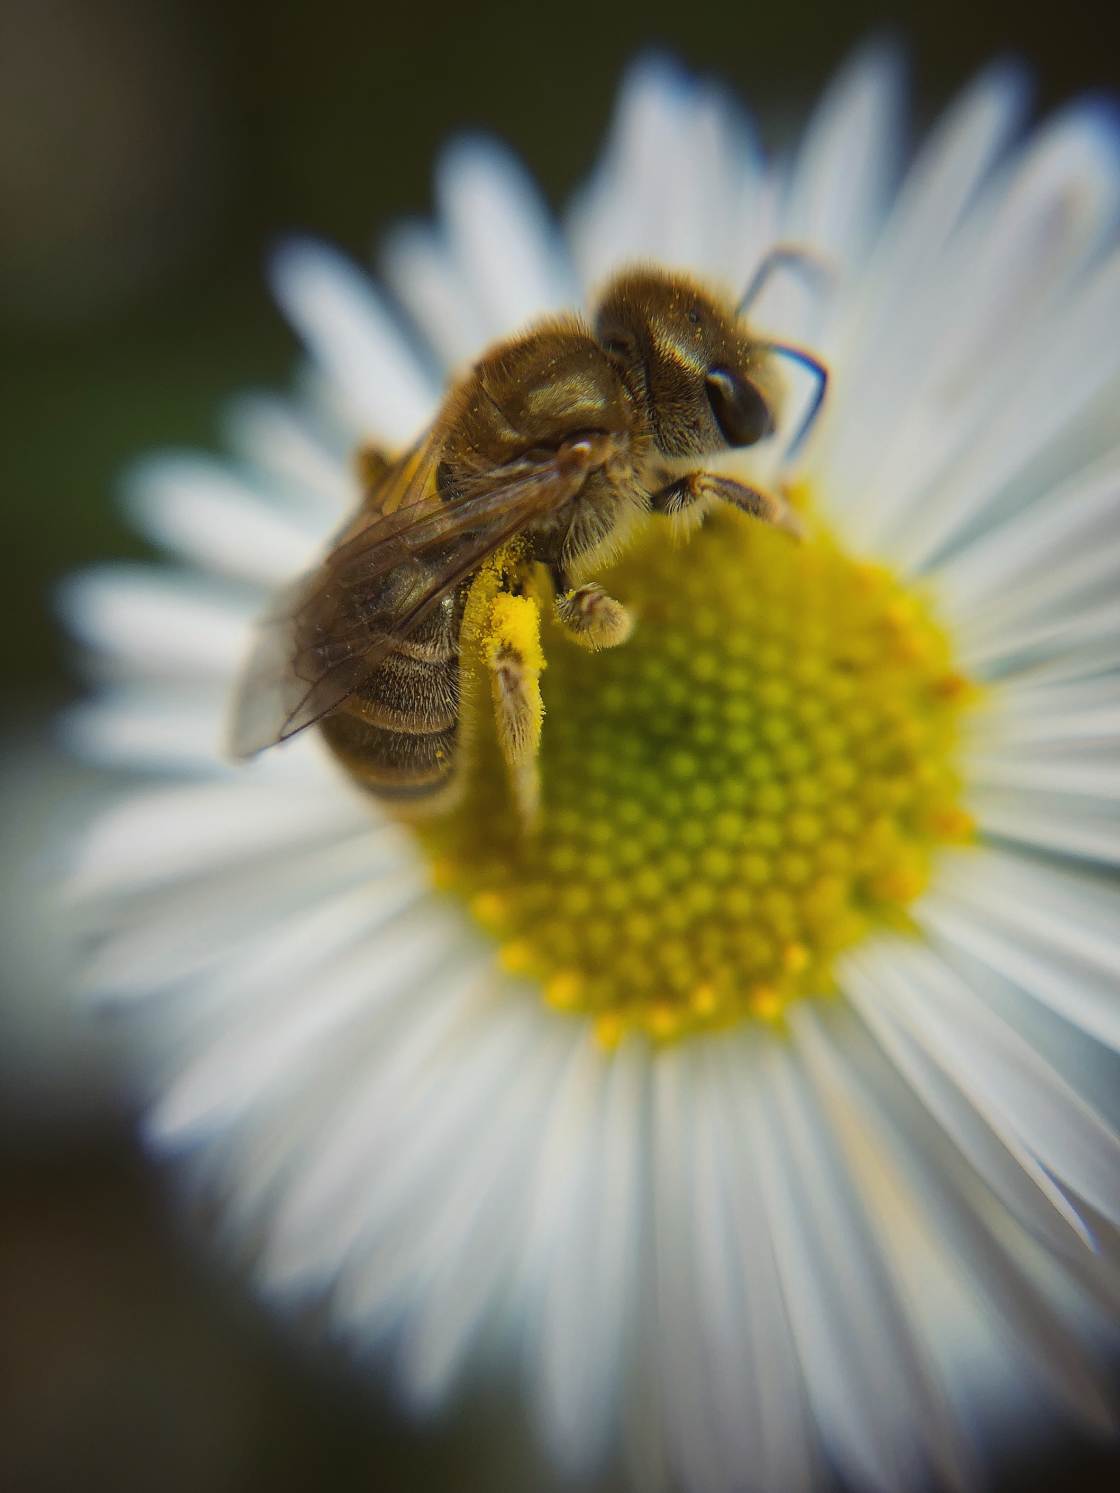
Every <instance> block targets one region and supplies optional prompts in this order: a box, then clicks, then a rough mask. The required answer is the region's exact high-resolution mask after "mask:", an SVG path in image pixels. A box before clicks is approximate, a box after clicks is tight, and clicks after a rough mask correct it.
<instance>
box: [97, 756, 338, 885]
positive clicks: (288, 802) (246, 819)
mask: <svg viewBox="0 0 1120 1493" xmlns="http://www.w3.org/2000/svg"><path fill="white" fill-rule="evenodd" d="M355 828H362V824H361V821H360V820H359V819H356V816H355V813H354V805H353V804H352V803H351V802H350V800H349V798H348V797H347V796H346V795H345V794H342V793H332V792H331V791H330V790H329V788H326V787H324V786H319V785H314V786H311V787H309V788H308V789H305V790H304V791H303V792H295V791H292V790H291V789H287V790H285V791H283V792H278V791H277V790H276V789H274V788H272V787H270V786H266V785H261V786H259V787H257V788H255V789H254V788H252V787H250V785H249V784H248V783H245V782H241V781H238V782H225V783H207V784H198V785H187V784H177V785H175V786H173V787H167V788H152V789H149V790H147V791H141V792H137V793H134V794H132V795H131V796H129V797H128V798H124V799H122V800H121V801H120V802H119V803H118V804H116V806H115V807H113V808H111V809H105V810H104V811H103V812H102V813H101V814H100V815H99V816H98V818H97V820H96V821H95V823H93V824H92V825H91V826H90V828H89V829H88V831H87V832H86V834H85V837H84V838H83V840H82V841H81V842H80V843H79V845H78V846H77V847H76V854H75V858H74V863H73V867H72V870H71V875H70V879H69V891H70V895H71V896H72V897H73V898H74V899H75V900H80V899H84V898H88V897H92V896H95V895H96V896H110V895H119V894H121V893H126V892H130V891H144V892H147V891H150V890H152V889H153V888H154V887H156V886H158V885H159V883H161V882H164V881H174V880H177V879H179V878H181V877H186V876H191V875H197V874H200V873H204V872H206V871H207V870H209V869H215V870H216V869H218V868H220V867H221V866H223V865H224V864H225V863H227V862H228V861H231V860H239V859H243V860H249V859H251V858H252V857H253V856H256V855H260V854H262V853H269V854H275V853H278V852H279V851H280V850H282V849H284V848H286V847H291V846H295V845H300V844H307V843H309V842H313V841H315V840H320V841H322V840H333V839H337V838H338V837H340V836H341V835H344V834H347V833H353V832H354V830H355Z"/></svg>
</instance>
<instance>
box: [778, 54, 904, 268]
mask: <svg viewBox="0 0 1120 1493" xmlns="http://www.w3.org/2000/svg"><path fill="white" fill-rule="evenodd" d="M902 82H903V79H902V58H901V56H900V54H899V51H898V49H897V48H896V47H894V46H893V45H889V44H882V43H878V44H875V45H873V46H870V47H867V48H864V49H862V50H861V51H859V52H857V53H856V55H855V56H854V57H853V58H852V59H851V60H850V61H849V63H848V64H847V66H845V67H844V68H842V69H841V71H840V72H839V73H837V75H836V77H835V78H834V79H833V81H832V82H831V83H830V85H829V87H828V89H827V91H826V92H825V94H824V96H823V98H822V99H821V101H820V103H819V104H818V105H817V107H816V109H815V110H814V112H813V116H812V118H811V120H810V122H809V125H808V128H807V129H806V132H805V137H804V139H803V140H802V142H801V148H800V150H799V151H798V155H797V159H796V161H795V163H794V166H793V173H792V183H791V187H790V194H789V200H788V202H787V203H786V204H785V207H784V209H783V214H782V235H783V237H784V238H787V239H789V240H790V241H792V242H795V243H803V244H807V245H812V247H813V248H814V250H818V251H819V252H820V253H821V254H822V255H823V256H824V258H825V260H826V263H829V264H831V265H832V266H834V267H835V268H836V269H840V270H842V271H843V272H844V273H851V271H852V269H854V268H855V267H857V266H858V265H859V264H860V262H861V260H862V258H863V256H864V255H865V254H866V253H867V251H868V249H869V248H870V246H871V243H872V241H873V239H874V238H875V235H876V233H877V232H878V230H879V227H880V225H881V223H882V220H883V216H884V211H885V205H886V200H887V194H888V192H889V191H890V189H891V188H892V187H893V185H894V179H895V176H896V175H897V172H898V168H899V164H900V163H899V155H900V151H899V144H900V136H901V133H902V112H903V111H902Z"/></svg>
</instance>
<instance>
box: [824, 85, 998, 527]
mask: <svg viewBox="0 0 1120 1493" xmlns="http://www.w3.org/2000/svg"><path fill="white" fill-rule="evenodd" d="M1023 96H1024V86H1023V79H1022V76H1021V74H1020V73H1019V72H1017V71H1016V70H1014V69H1011V68H1006V67H1001V68H994V69H991V70H989V71H988V72H987V73H985V74H983V75H982V76H981V77H980V78H979V79H978V80H977V81H976V82H975V83H974V84H973V85H972V86H971V87H970V88H969V89H968V90H967V91H966V92H965V93H964V95H963V96H962V97H961V98H960V99H959V100H958V102H957V103H956V104H955V105H954V106H953V108H952V109H951V110H950V111H949V113H948V114H947V115H946V116H945V117H944V119H943V120H942V121H941V123H940V124H939V125H938V127H937V129H936V130H935V131H934V133H933V134H932V135H931V136H930V138H929V140H928V141H927V142H926V144H925V145H924V146H923V148H922V151H921V154H920V155H919V157H918V159H917V161H916V162H915V164H914V165H913V167H912V168H911V170H910V172H909V174H908V175H907V178H906V181H905V183H904V184H903V187H902V189H901V191H900V193H899V196H898V199H897V201H896V203H895V206H894V209H893V211H892V213H891V216H890V219H889V221H888V223H887V225H886V227H885V228H884V230H883V233H882V235H881V236H880V238H879V240H878V243H877V246H876V248H875V251H874V253H873V254H872V256H871V259H870V261H869V262H868V264H867V266H866V268H865V271H864V274H863V276H861V279H860V281H859V283H858V288H857V289H856V291H855V293H854V294H853V295H851V296H850V297H849V298H848V304H847V305H846V308H845V310H844V314H843V318H842V325H841V326H840V327H839V328H838V330H837V333H836V347H837V357H838V358H840V357H841V354H842V358H843V362H844V366H845V375H844V381H843V383H842V384H841V383H840V382H839V380H838V381H837V389H836V390H835V391H834V395H835V397H834V398H833V399H832V400H831V401H830V404H831V408H830V410H829V412H828V415H827V420H826V423H825V425H824V427H823V429H822V430H821V432H820V433H819V434H818V436H817V437H816V439H815V440H814V445H813V450H812V463H813V470H814V471H815V472H816V471H819V472H820V473H821V474H822V476H823V478H824V479H825V480H826V481H827V490H828V491H829V493H830V494H831V497H832V500H833V501H835V502H836V503H838V504H842V505H843V506H844V509H845V511H846V512H847V513H849V514H850V516H851V522H852V523H855V522H856V521H857V515H858V514H859V503H860V499H861V497H862V494H863V491H864V479H865V474H866V473H867V472H868V471H869V470H872V469H873V466H874V463H875V462H876V461H877V459H878V455H879V450H880V447H881V444H882V441H883V439H884V436H885V434H886V433H887V432H889V431H890V429H891V428H892V421H893V418H894V417H895V412H896V409H897V406H898V405H899V403H900V402H901V401H902V400H903V399H904V397H905V395H906V392H907V390H908V388H909V383H910V380H909V377H908V375H909V374H910V370H911V367H912V365H913V363H914V359H915V357H916V356H917V355H918V352H919V351H920V349H917V348H913V347H912V346H911V331H912V324H911V322H910V320H909V317H908V315H907V311H908V308H909V306H910V305H911V302H912V300H913V295H914V287H915V285H916V284H918V285H920V284H923V283H925V282H926V281H927V280H928V277H930V276H933V275H935V274H936V273H937V266H938V260H939V258H940V256H941V255H942V254H943V252H944V248H945V244H946V243H947V242H948V240H949V239H950V238H951V236H952V234H953V232H954V230H955V229H956V227H957V225H958V223H959V222H960V219H961V217H962V215H963V214H964V212H965V211H966V210H967V208H968V206H969V204H970V203H971V202H972V200H973V199H974V197H975V194H976V192H977V190H978V189H979V187H980V184H981V183H982V182H983V180H984V178H985V177H986V176H987V174H988V172H989V171H990V170H991V168H992V166H993V165H994V163H995V162H996V160H998V158H999V156H1000V154H1001V153H1002V151H1003V149H1004V147H1005V146H1006V144H1007V142H1008V141H1009V139H1010V138H1011V136H1012V134H1013V132H1014V129H1015V127H1016V125H1017V123H1018V120H1019V117H1020V114H1021V110H1022V105H1023ZM845 391H846V392H845ZM869 409H874V410H875V412H876V419H875V420H869V419H867V418H866V411H867V410H869Z"/></svg>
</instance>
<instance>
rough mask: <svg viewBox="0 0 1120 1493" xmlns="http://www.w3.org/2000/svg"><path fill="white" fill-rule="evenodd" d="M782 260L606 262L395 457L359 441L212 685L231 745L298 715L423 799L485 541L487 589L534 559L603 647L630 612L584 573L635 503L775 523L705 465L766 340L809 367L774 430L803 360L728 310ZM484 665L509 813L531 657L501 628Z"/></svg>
mask: <svg viewBox="0 0 1120 1493" xmlns="http://www.w3.org/2000/svg"><path fill="white" fill-rule="evenodd" d="M801 257H803V256H802V255H801V252H800V251H797V250H789V249H784V248H783V249H778V250H775V251H774V252H773V253H772V254H771V255H770V256H769V257H768V258H767V260H766V261H764V263H763V266H762V267H761V268H760V270H759V272H758V273H757V274H756V276H755V278H754V281H753V282H752V285H751V286H750V288H749V289H748V291H747V293H746V295H745V296H744V297H743V298H742V299H741V300H740V301H739V302H738V303H737V304H736V303H734V302H732V301H730V299H724V298H721V297H720V296H719V295H718V294H715V293H713V292H712V291H711V290H709V289H706V288H705V287H703V286H701V285H700V284H698V283H696V282H694V281H693V280H691V279H689V278H687V277H685V276H683V275H680V274H671V273H667V272H665V271H662V270H659V269H653V268H633V269H630V270H628V271H625V272H623V273H620V274H619V275H618V276H617V277H616V278H615V279H614V280H613V281H611V282H610V283H609V284H608V285H607V286H606V288H605V290H604V292H603V294H602V296H601V298H600V300H599V302H598V306H597V308H596V310H595V313H594V316H593V318H592V320H591V321H590V323H588V322H586V321H584V320H581V319H579V318H577V317H575V316H565V317H552V318H550V319H547V320H543V321H541V323H540V324H539V325H537V326H535V327H533V328H531V329H529V330H528V331H526V332H524V333H522V334H521V335H518V336H515V337H512V338H510V339H509V340H507V341H505V342H502V343H500V344H498V345H497V346H495V347H493V348H491V349H490V350H489V351H488V352H486V353H485V354H484V356H483V357H482V358H481V360H480V361H479V362H478V363H476V364H475V365H474V367H473V368H472V369H471V370H470V371H469V372H468V373H467V374H466V375H465V377H463V378H462V379H461V380H460V381H459V382H458V383H457V384H456V385H455V386H454V387H452V389H451V390H450V392H449V393H448V395H447V397H446V400H445V402H444V404H443V407H442V408H441V410H440V411H439V413H438V415H437V416H436V419H435V421H434V422H433V424H432V425H431V427H430V428H429V429H428V430H427V432H426V433H425V434H424V435H423V436H422V437H421V438H420V440H419V441H418V442H417V443H416V444H415V445H414V446H413V447H412V448H411V449H409V450H408V451H406V452H405V453H404V454H403V455H402V456H400V457H399V458H398V459H396V460H390V459H389V458H387V457H385V456H383V455H381V454H380V453H378V452H376V451H372V450H371V451H369V452H367V453H365V455H364V458H363V460H362V463H361V465H362V469H363V477H364V484H363V485H364V492H363V497H362V500H361V503H360V506H359V508H358V510H357V512H356V513H355V515H354V516H353V518H352V519H351V520H350V521H349V522H348V523H347V525H346V527H345V529H344V530H343V532H342V533H341V534H340V535H339V536H338V537H337V539H336V541H335V542H334V544H333V546H332V547H331V549H330V550H329V552H328V553H327V554H326V556H325V558H324V559H323V560H322V562H321V563H320V564H319V565H318V566H317V567H316V568H315V569H314V570H313V571H312V572H311V573H310V574H309V575H307V576H305V577H303V578H302V579H301V580H299V581H298V582H297V583H296V584H295V585H294V587H292V588H290V590H289V591H288V592H287V593H285V595H284V597H283V598H282V599H281V602H280V604H279V606H278V607H276V608H274V610H273V612H272V613H271V614H270V616H269V617H268V618H267V619H266V620H265V622H264V623H263V624H262V626H261V628H260V633H259V636H258V639H257V642H256V644H255V648H254V651H253V653H252V656H251V658H250V660H249V663H248V667H247V669H246V671H245V673H244V676H243V678H242V680H241V683H240V686H239V688H238V690H237V693H236V697H235V701H234V711H233V726H232V733H231V747H232V751H233V754H234V755H235V756H237V757H240V758H247V757H251V756H253V755H255V754H256V753H257V752H259V751H261V750H263V749H265V748H268V747H271V746H274V745H276V744H277V743H279V742H282V741H286V740H287V739H288V738H289V737H292V736H294V735H295V734H296V733H297V732H299V731H303V730H305V729H306V728H307V727H309V726H312V725H318V726H319V728H320V730H321V732H322V734H323V736H324V737H325V739H326V742H327V744H328V746H329V747H330V749H331V751H332V752H333V754H334V755H335V756H336V757H337V758H338V759H339V760H340V761H341V763H342V764H343V765H344V767H345V768H346V769H347V771H348V772H349V773H350V775H351V776H352V777H353V778H354V779H355V780H356V781H357V782H358V783H359V784H361V785H362V786H363V787H365V788H367V789H369V790H370V791H371V792H372V793H374V794H375V795H376V796H377V797H378V798H379V799H382V800H384V801H386V802H388V803H392V804H395V805H396V806H397V807H398V808H401V809H404V810H408V809H412V810H414V811H415V810H423V809H431V808H434V807H438V806H441V805H444V804H446V803H447V802H448V801H449V799H450V797H451V794H452V792H453V790H454V788H455V786H456V781H457V778H458V777H459V776H460V774H459V768H460V765H461V759H462V757H463V742H462V739H461V738H462V729H461V721H460V691H461V678H460V632H461V629H462V626H463V619H464V613H465V611H466V609H467V605H468V599H469V597H470V594H471V588H472V585H473V584H474V582H475V580H476V578H477V577H478V576H479V574H480V572H481V571H482V569H483V568H484V567H485V566H487V564H490V563H491V562H492V561H493V558H494V557H495V556H496V555H498V554H499V553H505V554H507V555H512V556H514V560H513V563H509V564H506V565H505V566H504V567H503V568H502V570H501V580H500V588H501V589H502V590H504V591H505V592H507V593H508V594H510V595H511V596H518V595H521V596H524V595H526V593H527V592H528V593H529V594H532V588H531V578H532V577H533V576H536V577H538V578H539V577H540V576H541V574H542V572H543V574H544V575H546V576H547V578H548V580H549V581H550V582H551V589H552V594H553V598H554V600H553V607H554V613H555V617H556V620H557V622H558V623H559V624H560V627H561V629H562V630H563V632H564V633H566V634H567V635H568V637H570V638H571V639H572V640H573V641H574V642H576V643H578V644H581V645H582V646H584V647H586V648H590V649H599V648H610V647H615V646H617V645H619V644H621V643H624V642H625V640H626V638H627V637H628V636H629V634H630V630H631V626H632V621H631V617H630V615H629V613H628V612H627V610H626V607H625V605H624V603H623V602H622V601H620V600H617V599H615V598H614V597H612V596H610V595H608V594H607V593H606V591H604V589H603V588H602V586H601V585H599V583H598V582H597V581H596V580H595V579H594V578H593V577H594V573H595V571H596V568H597V567H600V566H602V565H604V564H606V563H607V562H608V561H609V560H611V559H613V558H614V557H615V555H616V554H617V553H618V552H619V550H620V549H621V547H622V546H623V545H624V544H625V543H626V541H627V539H628V537H629V536H630V535H631V534H632V533H633V532H634V529H635V527H636V525H637V524H638V523H639V522H640V521H642V520H644V519H645V517H646V516H647V515H649V514H651V513H653V514H662V515H667V516H669V517H673V518H676V519H677V520H678V521H679V522H681V523H687V522H689V521H690V520H692V519H698V518H699V517H702V516H703V514H704V513H705V512H706V511H707V510H708V509H709V508H710V507H711V506H712V505H713V504H716V503H727V504H730V505H731V506H732V507H734V508H738V509H740V510H741V511H743V512H745V513H748V514H751V515H753V516H754V517H755V518H758V519H760V520H762V521H763V522H765V523H769V524H774V525H777V526H778V527H779V528H783V529H785V530H787V531H788V532H790V533H792V534H796V533H797V532H798V528H799V526H798V522H797V519H796V516H795V515H794V513H793V512H792V510H791V509H790V508H789V507H788V505H787V504H786V503H785V501H784V500H783V499H782V498H781V497H780V496H778V495H777V494H774V493H770V492H766V491H763V490H761V489H759V488H757V487H752V486H748V485H746V484H744V483H743V482H740V481H738V480H736V479H734V478H732V477H730V476H727V475H724V474H721V473H719V472H713V471H709V470H707V469H706V467H705V461H710V460H711V459H712V458H713V457H715V456H717V455H719V454H720V453H724V452H726V451H728V450H729V449H735V448H739V447H745V446H752V445H754V444H755V443H756V442H758V441H761V440H763V439H765V438H766V437H767V436H769V435H771V434H772V433H773V432H774V429H775V424H776V414H775V411H776V407H777V403H778V398H779V387H778V383H777V380H776V376H775V372H774V366H773V359H774V356H775V355H779V356H787V357H791V358H794V359H796V360H797V361H798V362H800V363H801V364H802V365H803V366H804V367H806V368H807V369H809V371H810V372H811V373H813V374H814V375H815V377H816V392H815V397H814V400H813V402H812V405H811V408H810V410H809V412H808V414H807V415H806V418H805V421H804V422H803V424H802V427H801V430H800V431H799V433H798V436H797V438H796V441H795V442H794V444H797V441H800V439H801V437H802V436H803V435H804V433H805V430H806V429H807V428H808V424H809V422H810V421H811V420H812V418H813V416H814V415H815V414H816V412H817V410H818V409H819V407H820V403H821V401H822V399H823V396H824V392H825V386H826V383H827V373H826V370H825V368H824V366H823V364H821V363H820V361H819V360H818V359H816V358H815V357H814V356H813V355H812V354H811V353H808V352H805V351H803V350H802V349H800V348H796V347H793V346H791V345H790V344H787V343H777V342H769V341H765V340H762V339H760V338H759V337H757V336H755V335H754V334H752V332H751V330H750V328H749V326H748V325H747V322H746V320H745V315H744V313H745V310H746V307H747V306H748V305H749V303H750V301H751V300H753V298H754V296H755V295H756V294H757V293H758V289H759V288H760V286H761V284H762V283H763V281H764V280H765V278H766V276H767V275H768V274H769V272H770V270H772V269H773V268H774V267H776V266H777V265H778V264H780V263H785V262H789V261H791V260H795V259H799V258H801ZM487 664H488V666H489V670H490V674H491V686H492V695H493V704H494V709H495V718H496V724H497V735H498V741H499V744H500V746H501V749H502V751H503V754H504V756H505V759H506V762H507V765H508V766H509V768H510V769H511V773H513V774H515V776H516V775H517V774H519V775H520V777H519V779H518V781H520V782H521V784H522V789H521V792H520V800H521V806H522V809H523V811H524V812H525V813H526V814H527V815H531V811H532V801H533V797H534V789H533V787H532V786H531V763H532V760H533V759H534V757H535V751H536V747H537V745H538V744H539V730H540V716H541V709H540V700H539V692H538V686H537V683H536V673H535V671H534V668H533V665H532V661H531V660H530V659H529V658H528V657H527V656H526V649H525V646H524V644H523V642H521V643H519V641H518V639H517V638H516V637H513V636H508V637H500V638H498V639H497V642H496V643H495V645H494V646H492V647H491V648H490V649H489V651H488V656H487ZM527 783H528V784H529V786H525V785H526V784H527Z"/></svg>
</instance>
